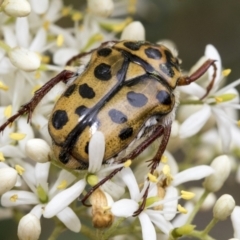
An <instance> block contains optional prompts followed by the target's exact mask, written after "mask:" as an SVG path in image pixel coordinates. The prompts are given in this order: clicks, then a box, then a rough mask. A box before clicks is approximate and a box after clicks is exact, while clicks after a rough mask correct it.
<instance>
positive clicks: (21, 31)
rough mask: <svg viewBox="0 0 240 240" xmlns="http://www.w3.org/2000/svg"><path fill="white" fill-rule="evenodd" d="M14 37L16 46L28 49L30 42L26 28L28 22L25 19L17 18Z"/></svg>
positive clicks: (27, 28)
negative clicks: (16, 42)
mask: <svg viewBox="0 0 240 240" xmlns="http://www.w3.org/2000/svg"><path fill="white" fill-rule="evenodd" d="M15 32H16V37H17V41H18V46H21V47H24V48H28V45H29V40H30V32H29V26H28V20H27V18H26V17H23V18H17V19H16V26H15Z"/></svg>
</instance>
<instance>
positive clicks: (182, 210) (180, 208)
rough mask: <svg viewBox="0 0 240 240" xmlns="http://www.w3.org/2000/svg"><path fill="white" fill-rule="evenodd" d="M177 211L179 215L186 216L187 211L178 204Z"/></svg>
mask: <svg viewBox="0 0 240 240" xmlns="http://www.w3.org/2000/svg"><path fill="white" fill-rule="evenodd" d="M177 209H178V211H179V212H180V213H183V214H186V213H187V212H188V211H187V209H186V208H184V207H182V206H181V205H180V204H178V206H177Z"/></svg>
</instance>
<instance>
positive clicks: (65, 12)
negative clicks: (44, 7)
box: [61, 6, 72, 17]
mask: <svg viewBox="0 0 240 240" xmlns="http://www.w3.org/2000/svg"><path fill="white" fill-rule="evenodd" d="M71 10H72V8H71V7H70V6H68V7H63V8H62V10H61V13H62V16H63V17H67V16H68V15H69V14H70V12H71Z"/></svg>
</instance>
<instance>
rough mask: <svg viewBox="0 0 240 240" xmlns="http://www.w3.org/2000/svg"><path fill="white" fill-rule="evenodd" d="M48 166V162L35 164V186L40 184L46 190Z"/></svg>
mask: <svg viewBox="0 0 240 240" xmlns="http://www.w3.org/2000/svg"><path fill="white" fill-rule="evenodd" d="M50 166H51V163H50V162H47V163H37V164H36V166H35V177H36V184H37V186H38V185H41V187H42V188H43V189H44V190H45V191H46V192H48V173H49V168H50Z"/></svg>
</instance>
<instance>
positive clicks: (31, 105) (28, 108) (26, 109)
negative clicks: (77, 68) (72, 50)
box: [0, 70, 76, 132]
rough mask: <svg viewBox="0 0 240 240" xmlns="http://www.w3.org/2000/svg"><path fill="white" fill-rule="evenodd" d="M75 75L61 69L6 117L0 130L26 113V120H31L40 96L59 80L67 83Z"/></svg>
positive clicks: (40, 98)
mask: <svg viewBox="0 0 240 240" xmlns="http://www.w3.org/2000/svg"><path fill="white" fill-rule="evenodd" d="M74 75H76V73H75V72H72V71H68V70H63V71H62V72H60V73H59V74H58V75H57V76H55V77H54V78H52V79H50V80H49V81H48V82H46V83H45V84H44V85H43V86H42V87H41V88H40V89H38V90H37V91H36V92H35V93H34V96H33V98H32V99H31V100H30V101H29V102H28V103H26V104H24V105H23V106H22V107H21V108H20V109H19V110H18V112H17V113H16V114H14V115H13V116H11V117H10V118H8V119H7V121H6V122H5V123H4V124H3V125H2V126H0V132H2V131H3V130H4V129H5V128H6V127H7V126H8V125H9V124H11V123H13V122H14V121H15V120H16V119H17V118H18V117H20V116H22V115H24V114H28V122H29V121H30V120H31V117H32V112H33V111H34V109H35V108H36V106H37V105H38V104H39V102H40V101H41V100H42V98H43V97H44V96H45V95H46V94H47V93H48V92H49V91H50V90H51V89H52V88H53V87H54V86H55V85H56V84H57V83H59V82H64V83H67V82H68V80H70V79H71V78H72V77H74Z"/></svg>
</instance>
